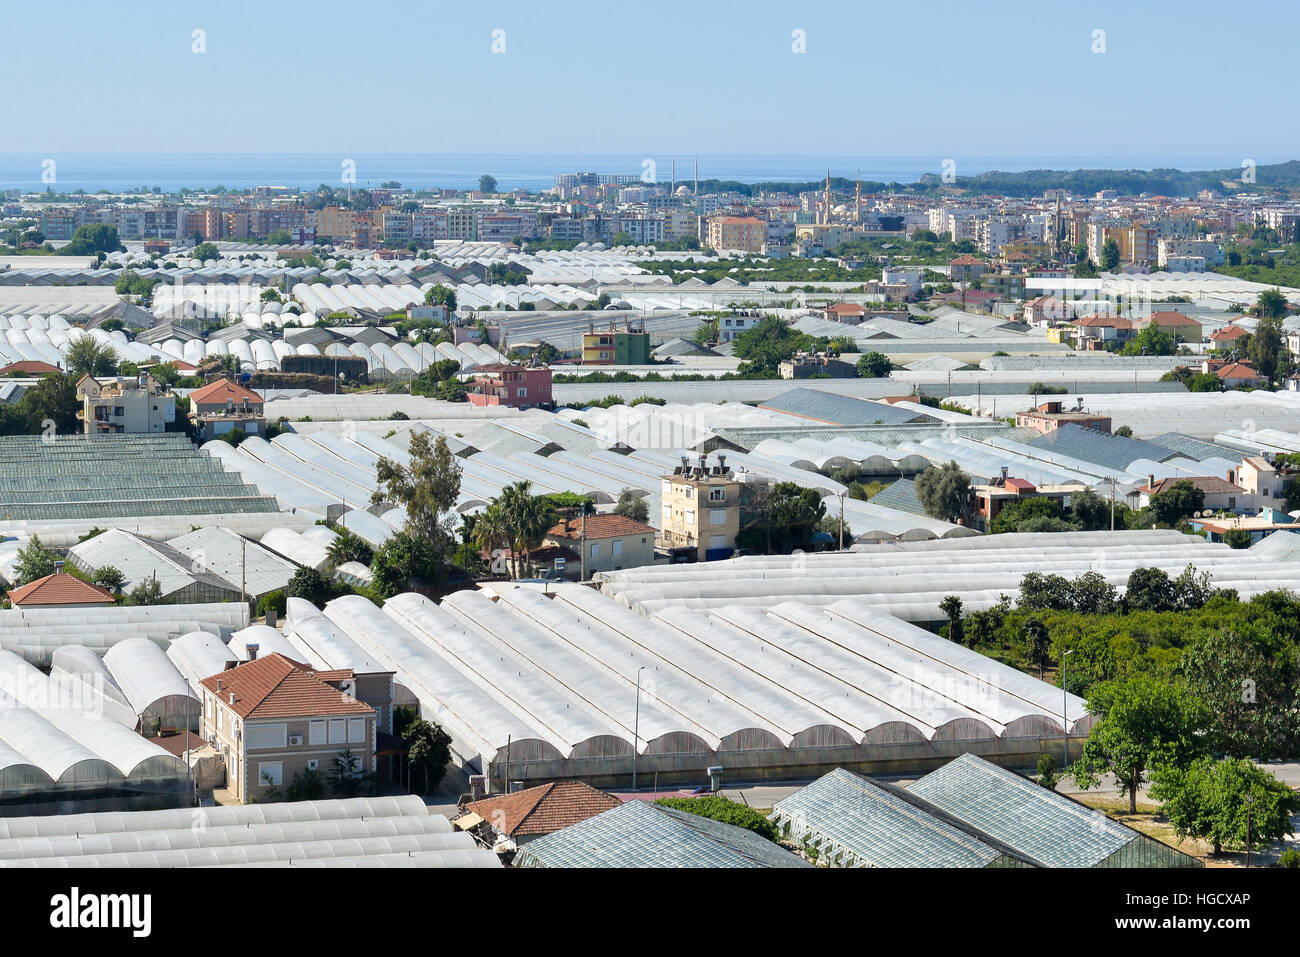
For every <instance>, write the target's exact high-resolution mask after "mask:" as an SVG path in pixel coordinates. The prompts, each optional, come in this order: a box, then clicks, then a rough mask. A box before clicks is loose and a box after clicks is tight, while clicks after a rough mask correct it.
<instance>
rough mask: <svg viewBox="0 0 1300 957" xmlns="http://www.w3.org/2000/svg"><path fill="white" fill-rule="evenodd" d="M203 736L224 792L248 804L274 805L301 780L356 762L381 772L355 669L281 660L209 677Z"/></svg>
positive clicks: (371, 718) (359, 769) (372, 721)
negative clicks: (222, 767)
mask: <svg viewBox="0 0 1300 957" xmlns="http://www.w3.org/2000/svg"><path fill="white" fill-rule="evenodd" d="M200 685H201V687H202V697H203V737H204V738H205V739H206V740H207V741H209V742H211V743H212V744H213V745H214V746H215V747H216V749H217V751H218V752H219V753H220V754H221V755H222V756H223V757H224V759H225V764H226V789H227V790H228V791H229V792H230V793H231V794H232V795H234V796H235V797H236V799H237V800H238V801H239V803H241V804H244V803H247V802H248V801H249V799H250V798H256V799H257V800H258V801H265V800H275V799H276V798H277V796H283V795H284V793H285V791H286V789H287V788H288V787H289V786H290V785H292V783H293V781H294V778H295V777H300V776H302V777H307V776H311V775H320V776H321V777H322V779H323V777H324V775H326V774H331V773H333V771H334V769H335V762H336V761H341V762H344V763H350V768H351V773H353V774H355V775H357V776H359V777H360V776H366V775H370V774H373V773H374V772H375V770H376V765H375V761H376V757H375V752H376V746H377V743H378V742H377V734H378V727H377V717H378V716H377V714H376V712H375V709H374V708H372V707H371V706H370V705H368V704H366V703H365V702H363V701H361V700H359V699H358V698H357V697H356V692H357V679H356V675H354V674H353V673H352V670H351V669H347V668H343V669H337V670H333V671H316V670H314V669H312V668H310V667H308V666H307V665H305V664H303V663H301V662H298V661H293V660H292V659H290V658H286V657H285V656H284V655H281V654H278V653H276V654H270V655H266V656H265V657H261V658H255V659H253V660H252V661H249V662H247V663H245V664H242V665H238V666H236V667H228V668H227V669H226V670H225V671H221V672H218V673H217V674H215V675H209V676H208V677H207V678H204V679H203V680H202V681H201V682H200Z"/></svg>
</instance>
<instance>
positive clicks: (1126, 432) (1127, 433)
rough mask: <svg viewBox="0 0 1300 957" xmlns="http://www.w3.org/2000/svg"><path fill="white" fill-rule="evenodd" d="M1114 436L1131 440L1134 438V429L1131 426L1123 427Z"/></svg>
mask: <svg viewBox="0 0 1300 957" xmlns="http://www.w3.org/2000/svg"><path fill="white" fill-rule="evenodd" d="M1114 434H1115V435H1118V436H1119V437H1120V438H1124V439H1131V438H1133V427H1132V426H1130V425H1121V426H1120V427H1119V428H1118V429H1116V430H1115V432H1114Z"/></svg>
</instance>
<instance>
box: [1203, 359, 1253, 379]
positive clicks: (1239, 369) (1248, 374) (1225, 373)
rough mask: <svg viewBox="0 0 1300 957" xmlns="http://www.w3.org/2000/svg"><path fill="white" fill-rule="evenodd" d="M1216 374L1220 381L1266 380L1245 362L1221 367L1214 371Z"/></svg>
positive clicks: (1231, 363)
mask: <svg viewBox="0 0 1300 957" xmlns="http://www.w3.org/2000/svg"><path fill="white" fill-rule="evenodd" d="M1214 374H1215V375H1217V376H1218V377H1219V378H1220V379H1262V378H1264V377H1263V376H1262V375H1260V374H1259V373H1258V372H1256V371H1255V369H1254V368H1253V367H1252V366H1249V365H1247V364H1246V363H1244V362H1230V363H1228V364H1227V365H1223V366H1219V367H1218V368H1217V369H1215V370H1214Z"/></svg>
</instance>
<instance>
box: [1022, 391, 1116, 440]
mask: <svg viewBox="0 0 1300 957" xmlns="http://www.w3.org/2000/svg"><path fill="white" fill-rule="evenodd" d="M1079 401H1080V405H1079V407H1078V408H1075V409H1064V408H1062V405H1061V402H1060V400H1059V399H1057V400H1053V401H1051V402H1044V403H1042V404H1041V405H1039V406H1038V407H1037V408H1035V409H1027V410H1025V411H1024V412H1017V413H1016V428H1030V429H1037V430H1038V431H1039V432H1042V433H1043V434H1044V435H1046V434H1047V433H1048V432H1055V431H1056V430H1057V429H1059V428H1060V427H1061V426H1063V425H1081V426H1083V427H1084V428H1087V429H1096V430H1097V431H1098V432H1109V431H1110V427H1111V418H1110V416H1108V415H1099V414H1096V413H1092V412H1085V411H1084V410H1083V407H1082V402H1083V400H1082V399H1080V400H1079Z"/></svg>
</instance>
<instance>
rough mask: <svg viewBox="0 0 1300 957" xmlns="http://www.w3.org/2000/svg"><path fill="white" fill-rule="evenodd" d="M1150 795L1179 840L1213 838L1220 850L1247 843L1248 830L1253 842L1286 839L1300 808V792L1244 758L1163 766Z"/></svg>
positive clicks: (1208, 759) (1198, 760)
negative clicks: (1294, 816)
mask: <svg viewBox="0 0 1300 957" xmlns="http://www.w3.org/2000/svg"><path fill="white" fill-rule="evenodd" d="M1151 796H1152V797H1153V798H1155V799H1156V800H1158V801H1160V802H1161V811H1162V812H1163V813H1164V815H1165V817H1167V818H1168V819H1169V823H1170V824H1172V825H1173V826H1174V833H1175V834H1176V835H1178V838H1179V840H1182V839H1183V838H1186V837H1193V838H1197V839H1199V840H1203V841H1209V842H1210V843H1211V844H1212V845H1213V846H1214V853H1215V854H1219V853H1222V851H1223V849H1224V848H1225V847H1233V848H1241V847H1245V846H1246V840H1247V833H1248V829H1249V837H1250V840H1251V842H1252V844H1269V843H1273V842H1276V841H1280V840H1282V839H1283V838H1285V837H1286V836H1287V835H1288V834H1289V833H1291V816H1292V815H1293V814H1295V813H1296V812H1297V811H1300V796H1297V795H1296V792H1295V791H1293V790H1291V788H1289V787H1288V786H1287V785H1285V784H1283V783H1282V782H1281V781H1279V780H1278V779H1277V778H1275V777H1274V776H1273V775H1272V774H1270V773H1269V772H1268V771H1265V770H1264V769H1263V768H1261V767H1259V766H1257V765H1255V764H1253V763H1252V762H1250V761H1248V760H1246V759H1244V758H1224V759H1223V760H1219V761H1216V760H1214V759H1213V758H1209V757H1204V758H1199V759H1197V760H1196V761H1193V762H1192V763H1191V764H1189V765H1188V766H1186V767H1180V766H1178V765H1176V764H1167V765H1162V766H1161V767H1159V768H1158V769H1157V770H1156V773H1155V776H1154V781H1153V782H1152V785H1151Z"/></svg>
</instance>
